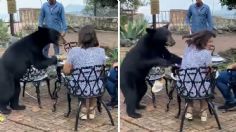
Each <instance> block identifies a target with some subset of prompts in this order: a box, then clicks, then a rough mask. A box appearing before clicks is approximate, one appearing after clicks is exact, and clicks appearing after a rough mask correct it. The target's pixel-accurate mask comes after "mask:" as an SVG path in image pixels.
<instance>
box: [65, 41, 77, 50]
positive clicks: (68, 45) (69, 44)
mask: <svg viewBox="0 0 236 132" xmlns="http://www.w3.org/2000/svg"><path fill="white" fill-rule="evenodd" d="M78 46H79V43H78V42H68V43H65V44H64V49H65V51H66V52H68V51H69V50H70V49H71V48H73V47H78Z"/></svg>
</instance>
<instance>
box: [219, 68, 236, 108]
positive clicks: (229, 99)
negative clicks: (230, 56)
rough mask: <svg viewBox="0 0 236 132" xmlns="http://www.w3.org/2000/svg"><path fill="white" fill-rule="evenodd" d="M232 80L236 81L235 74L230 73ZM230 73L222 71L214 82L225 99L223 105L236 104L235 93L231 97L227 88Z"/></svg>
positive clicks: (230, 92) (229, 89) (230, 90)
mask: <svg viewBox="0 0 236 132" xmlns="http://www.w3.org/2000/svg"><path fill="white" fill-rule="evenodd" d="M232 75H233V80H235V79H236V72H233V73H232ZM229 81H230V73H228V72H227V71H222V72H221V73H220V75H219V77H218V78H217V80H216V85H217V87H218V89H219V90H220V92H221V94H222V95H223V97H224V99H225V104H229V103H235V102H236V92H235V93H233V95H232V89H231V88H230V87H229Z"/></svg>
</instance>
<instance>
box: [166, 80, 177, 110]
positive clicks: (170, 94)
mask: <svg viewBox="0 0 236 132" xmlns="http://www.w3.org/2000/svg"><path fill="white" fill-rule="evenodd" d="M174 91H175V87H174V85H173V83H171V90H170V92H168V94H167V96H168V98H169V101H168V103H167V105H166V112H168V111H169V109H170V102H171V101H172V100H173V92H174Z"/></svg>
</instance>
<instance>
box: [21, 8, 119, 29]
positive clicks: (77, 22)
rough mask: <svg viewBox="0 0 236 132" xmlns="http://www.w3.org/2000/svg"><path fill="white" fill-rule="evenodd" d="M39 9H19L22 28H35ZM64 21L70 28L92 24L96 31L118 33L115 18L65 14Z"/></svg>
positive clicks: (116, 19)
mask: <svg viewBox="0 0 236 132" xmlns="http://www.w3.org/2000/svg"><path fill="white" fill-rule="evenodd" d="M39 13H40V9H35V8H20V9H19V16H20V23H23V24H24V26H35V25H37V23H38V16H39ZM65 15H66V20H67V23H68V25H69V26H71V27H82V26H84V25H87V24H92V25H94V26H95V27H96V29H98V30H109V31H118V18H117V17H85V16H75V15H70V14H65Z"/></svg>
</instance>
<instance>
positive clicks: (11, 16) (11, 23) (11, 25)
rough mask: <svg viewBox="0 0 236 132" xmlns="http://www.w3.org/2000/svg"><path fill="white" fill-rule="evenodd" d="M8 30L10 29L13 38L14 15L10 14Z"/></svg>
mask: <svg viewBox="0 0 236 132" xmlns="http://www.w3.org/2000/svg"><path fill="white" fill-rule="evenodd" d="M10 29H11V35H12V36H15V32H14V14H12V13H11V14H10Z"/></svg>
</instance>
